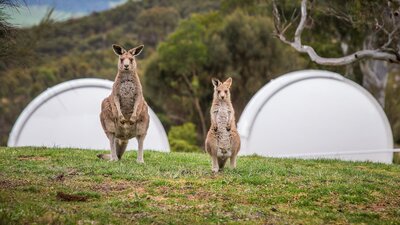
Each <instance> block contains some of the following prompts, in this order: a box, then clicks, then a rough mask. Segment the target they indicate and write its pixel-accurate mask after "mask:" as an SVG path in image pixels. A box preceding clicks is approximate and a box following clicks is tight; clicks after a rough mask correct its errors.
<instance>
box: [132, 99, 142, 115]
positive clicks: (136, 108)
mask: <svg viewBox="0 0 400 225" xmlns="http://www.w3.org/2000/svg"><path fill="white" fill-rule="evenodd" d="M139 101H140V100H139V99H136V101H135V104H134V105H133V112H132V116H131V118H135V117H137V115H138V113H139V112H138V108H139V103H140V102H139Z"/></svg>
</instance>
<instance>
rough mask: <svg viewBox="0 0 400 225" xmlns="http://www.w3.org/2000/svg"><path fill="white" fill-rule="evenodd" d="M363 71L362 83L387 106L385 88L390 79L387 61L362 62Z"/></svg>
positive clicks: (383, 105)
mask: <svg viewBox="0 0 400 225" xmlns="http://www.w3.org/2000/svg"><path fill="white" fill-rule="evenodd" d="M360 69H361V72H362V73H363V82H362V85H363V87H364V88H366V89H367V90H368V91H369V92H370V93H372V95H374V97H375V98H376V99H377V100H378V102H379V104H380V105H381V106H382V108H383V107H385V90H386V83H387V79H388V74H389V73H388V64H387V62H385V61H377V60H368V61H365V62H361V63H360Z"/></svg>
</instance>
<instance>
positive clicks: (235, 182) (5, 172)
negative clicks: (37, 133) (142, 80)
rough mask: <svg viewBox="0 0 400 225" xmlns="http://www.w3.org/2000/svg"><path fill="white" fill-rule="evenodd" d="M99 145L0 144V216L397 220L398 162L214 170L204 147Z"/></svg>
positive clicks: (242, 162) (69, 220) (120, 220)
mask: <svg viewBox="0 0 400 225" xmlns="http://www.w3.org/2000/svg"><path fill="white" fill-rule="evenodd" d="M103 152H104V151H103ZM98 153H99V151H89V150H76V149H46V148H0V224H129V223H138V224H150V223H151V224H206V223H214V224H216V223H220V224H238V223H240V224H349V223H354V224H400V166H399V165H385V164H377V163H360V162H357V163H353V162H341V161H336V160H299V159H274V158H262V157H256V156H251V157H239V159H238V168H237V169H235V170H231V169H229V168H227V169H225V171H224V172H222V173H219V174H216V175H215V174H212V173H211V165H210V162H209V161H210V160H209V157H208V156H207V155H205V154H194V153H169V154H166V153H159V152H153V151H145V161H146V164H145V165H139V164H137V163H136V162H135V158H136V152H128V153H127V154H125V155H124V158H123V159H122V161H119V162H106V161H102V160H99V159H97V158H96V154H98ZM59 192H62V193H65V194H73V195H78V196H84V197H85V198H86V199H87V201H83V202H78V201H62V200H61V199H60V198H58V197H57V193H59Z"/></svg>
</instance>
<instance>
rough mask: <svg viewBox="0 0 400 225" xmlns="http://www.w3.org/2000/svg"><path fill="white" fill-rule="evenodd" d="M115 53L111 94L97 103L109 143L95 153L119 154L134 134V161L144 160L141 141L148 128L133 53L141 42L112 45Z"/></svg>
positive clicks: (110, 156) (112, 157)
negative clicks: (107, 147) (105, 149)
mask: <svg viewBox="0 0 400 225" xmlns="http://www.w3.org/2000/svg"><path fill="white" fill-rule="evenodd" d="M113 49H114V52H115V53H116V54H117V55H118V56H119V60H118V73H117V76H116V78H115V81H114V85H113V88H112V92H111V95H110V96H108V97H107V98H105V99H104V100H103V102H102V103H101V113H100V121H101V125H102V127H103V130H104V132H105V133H106V135H107V137H108V139H109V141H110V146H111V154H99V155H98V157H99V158H102V159H108V160H119V159H121V158H122V155H123V154H124V152H125V150H126V147H127V145H128V141H129V139H131V138H134V137H136V139H137V141H138V154H137V162H138V163H144V160H143V142H144V138H145V137H146V134H147V129H148V128H149V119H150V118H149V113H148V106H147V103H146V101H145V100H144V97H143V92H142V85H141V83H140V80H139V76H138V74H137V68H136V61H135V56H136V55H138V54H139V53H140V52H141V51H142V49H143V45H141V46H138V47H136V48H133V49H131V50H129V51H126V50H125V49H123V48H122V47H120V46H118V45H113Z"/></svg>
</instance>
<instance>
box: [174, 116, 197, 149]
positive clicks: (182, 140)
mask: <svg viewBox="0 0 400 225" xmlns="http://www.w3.org/2000/svg"><path fill="white" fill-rule="evenodd" d="M168 141H169V144H170V146H171V151H173V152H201V149H200V148H199V147H198V146H197V132H196V126H195V125H194V124H193V123H190V122H187V123H184V124H182V125H180V126H172V127H171V129H170V130H169V132H168Z"/></svg>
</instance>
